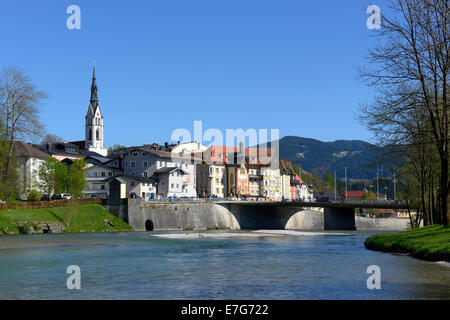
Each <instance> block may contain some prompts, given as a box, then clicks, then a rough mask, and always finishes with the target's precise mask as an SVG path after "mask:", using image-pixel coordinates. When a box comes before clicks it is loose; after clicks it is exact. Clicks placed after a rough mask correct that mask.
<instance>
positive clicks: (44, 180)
mask: <svg viewBox="0 0 450 320" xmlns="http://www.w3.org/2000/svg"><path fill="white" fill-rule="evenodd" d="M64 167H65V165H64V164H63V163H61V162H60V161H58V160H57V159H55V158H47V159H46V160H45V161H44V162H43V163H42V164H41V166H40V167H39V169H38V170H37V172H36V173H35V174H37V179H36V187H37V188H39V189H40V190H42V191H44V192H46V193H47V194H48V197H49V198H50V197H51V196H52V194H53V193H54V192H55V191H61V190H60V188H61V184H60V183H59V182H58V178H57V177H58V175H57V173H58V172H61V171H64Z"/></svg>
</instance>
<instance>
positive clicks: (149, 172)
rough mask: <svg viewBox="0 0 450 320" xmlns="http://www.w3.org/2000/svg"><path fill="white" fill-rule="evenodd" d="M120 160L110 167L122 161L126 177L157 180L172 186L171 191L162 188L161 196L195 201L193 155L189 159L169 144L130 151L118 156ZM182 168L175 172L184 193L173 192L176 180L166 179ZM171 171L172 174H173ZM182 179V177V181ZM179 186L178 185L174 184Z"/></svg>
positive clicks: (112, 161) (188, 155)
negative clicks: (169, 174) (176, 169)
mask: <svg viewBox="0 0 450 320" xmlns="http://www.w3.org/2000/svg"><path fill="white" fill-rule="evenodd" d="M118 154H120V155H119V156H118V157H117V158H115V159H113V160H111V161H110V162H109V164H111V163H114V161H116V160H117V161H120V163H121V168H122V170H123V173H124V174H125V175H129V176H141V177H145V178H153V179H156V180H162V182H166V183H170V185H169V188H166V187H163V186H161V185H158V194H159V195H162V196H163V197H169V196H172V195H175V194H177V196H185V197H195V196H196V195H197V192H196V166H195V164H194V163H192V161H191V159H190V154H187V155H186V156H185V157H183V156H179V155H178V154H175V153H172V152H171V150H170V146H169V145H168V144H167V143H166V145H165V146H157V145H145V146H141V147H133V148H127V149H126V151H124V152H120V153H118ZM175 168H180V169H182V170H183V171H182V173H181V172H180V171H173V173H175V174H177V173H178V174H179V175H180V176H178V177H179V178H180V179H181V178H182V180H183V181H181V180H180V181H179V182H178V184H179V188H180V192H182V193H179V192H178V191H170V189H171V188H170V186H171V184H172V182H169V180H171V181H172V178H170V179H166V175H167V173H169V172H172V170H171V169H175ZM169 169H170V170H169ZM181 175H182V177H181ZM173 183H174V184H175V187H174V188H176V184H177V182H173Z"/></svg>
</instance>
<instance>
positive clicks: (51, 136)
mask: <svg viewBox="0 0 450 320" xmlns="http://www.w3.org/2000/svg"><path fill="white" fill-rule="evenodd" d="M57 142H64V139H63V138H61V137H60V136H58V135H56V134H51V133H49V134H47V135H46V136H45V137H44V139H42V141H41V144H48V143H49V144H53V143H57Z"/></svg>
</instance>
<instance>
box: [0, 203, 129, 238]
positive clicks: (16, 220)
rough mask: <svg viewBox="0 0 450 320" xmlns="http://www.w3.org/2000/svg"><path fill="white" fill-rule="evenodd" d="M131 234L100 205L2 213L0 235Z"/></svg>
mask: <svg viewBox="0 0 450 320" xmlns="http://www.w3.org/2000/svg"><path fill="white" fill-rule="evenodd" d="M49 229H50V230H51V231H52V232H53V233H58V232H74V233H77V232H114V231H132V228H131V227H130V226H129V225H127V224H126V223H125V222H123V221H122V220H120V219H119V218H117V217H116V216H114V215H113V214H111V213H110V212H108V211H107V210H106V209H105V208H103V207H102V206H101V205H98V204H86V205H78V206H65V207H54V208H39V209H15V210H0V234H20V233H44V232H46V231H48V230H49Z"/></svg>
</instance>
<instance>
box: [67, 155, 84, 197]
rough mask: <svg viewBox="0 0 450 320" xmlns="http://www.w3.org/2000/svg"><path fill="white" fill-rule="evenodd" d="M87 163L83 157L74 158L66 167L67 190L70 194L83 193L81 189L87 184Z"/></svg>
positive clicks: (78, 194)
mask: <svg viewBox="0 0 450 320" xmlns="http://www.w3.org/2000/svg"><path fill="white" fill-rule="evenodd" d="M87 169H88V168H87V164H86V161H85V160H84V159H77V160H75V161H74V162H73V163H72V165H71V166H70V167H69V168H68V170H67V171H68V175H67V191H66V192H68V193H70V194H71V195H72V196H81V195H83V189H85V188H86V187H87V186H88V183H87V180H86V170H87Z"/></svg>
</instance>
